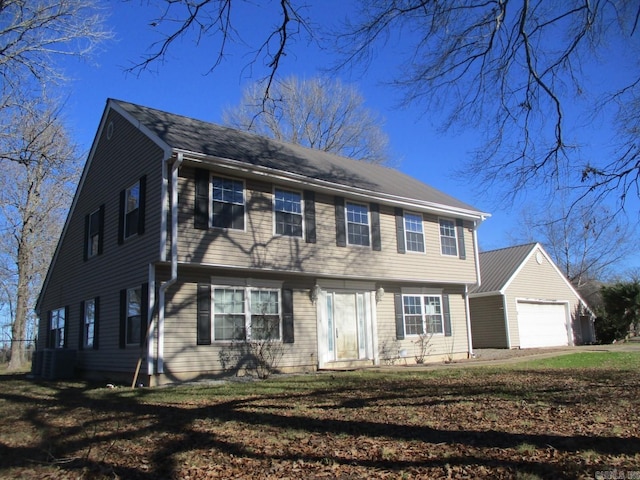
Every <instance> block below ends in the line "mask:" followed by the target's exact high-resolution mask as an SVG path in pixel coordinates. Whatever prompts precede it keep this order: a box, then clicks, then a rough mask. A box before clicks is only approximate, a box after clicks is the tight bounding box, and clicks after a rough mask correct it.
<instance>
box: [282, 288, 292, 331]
mask: <svg viewBox="0 0 640 480" xmlns="http://www.w3.org/2000/svg"><path fill="white" fill-rule="evenodd" d="M282 342H283V343H293V342H294V329H293V290H291V289H286V288H285V289H283V290H282Z"/></svg>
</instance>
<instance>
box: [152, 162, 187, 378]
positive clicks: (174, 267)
mask: <svg viewBox="0 0 640 480" xmlns="http://www.w3.org/2000/svg"><path fill="white" fill-rule="evenodd" d="M171 158H172V157H169V158H167V160H166V161H165V162H164V163H163V164H162V210H163V215H162V225H163V227H164V228H162V239H161V241H160V248H161V249H162V251H161V252H160V259H161V260H162V261H165V260H166V258H167V254H166V246H167V220H166V218H167V215H166V214H167V212H166V210H165V209H166V204H167V203H166V200H167V194H168V193H167V187H168V178H167V176H168V175H167V174H168V172H167V169H168V163H169V160H170V159H171ZM182 161H183V154H182V153H178V155H177V157H176V159H175V161H174V162H173V164H172V165H171V199H170V203H171V207H170V208H171V276H170V277H169V280H167V281H165V282H162V283H161V285H160V289H159V291H158V352H157V370H156V373H164V319H165V298H166V292H167V290H168V289H169V287H171V286H172V285H173V284H174V283H175V282H176V280H177V279H178V169H179V168H180V166H181V165H182Z"/></svg>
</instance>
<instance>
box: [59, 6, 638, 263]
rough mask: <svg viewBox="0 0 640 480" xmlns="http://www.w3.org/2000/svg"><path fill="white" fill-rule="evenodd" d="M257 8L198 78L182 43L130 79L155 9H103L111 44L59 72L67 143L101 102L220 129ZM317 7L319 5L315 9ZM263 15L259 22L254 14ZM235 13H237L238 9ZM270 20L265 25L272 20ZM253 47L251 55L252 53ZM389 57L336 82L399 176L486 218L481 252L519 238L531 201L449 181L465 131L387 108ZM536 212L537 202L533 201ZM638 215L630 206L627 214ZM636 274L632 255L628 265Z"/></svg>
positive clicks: (205, 48) (328, 14) (321, 11)
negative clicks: (383, 140) (502, 199)
mask: <svg viewBox="0 0 640 480" xmlns="http://www.w3.org/2000/svg"><path fill="white" fill-rule="evenodd" d="M256 3H260V4H266V6H262V7H261V6H255V5H252V4H249V5H247V3H245V2H241V3H234V4H233V5H234V8H236V6H237V9H236V10H234V12H235V13H234V14H235V15H237V16H236V17H235V18H236V19H239V21H238V23H237V24H236V27H237V28H238V29H239V32H240V34H241V35H242V38H243V40H245V41H246V42H247V44H249V45H250V46H249V47H243V46H242V45H240V44H236V45H235V46H234V45H231V48H230V49H229V51H228V56H227V57H226V58H225V60H224V61H223V63H222V64H221V65H219V66H218V67H216V69H215V70H214V71H213V72H211V73H207V72H208V71H209V69H210V67H211V65H212V63H213V61H214V55H215V52H217V50H216V45H215V44H213V43H207V42H206V41H205V42H203V43H202V44H201V45H200V46H199V47H196V46H195V45H194V44H193V43H192V42H191V41H188V40H182V41H180V42H179V44H177V45H175V46H174V48H173V50H171V51H170V54H169V55H168V57H167V58H166V59H165V61H164V63H157V64H155V65H154V66H153V69H152V71H143V72H141V73H139V74H137V75H136V74H131V73H125V71H124V69H125V68H126V67H129V66H131V65H132V64H133V63H134V62H136V61H139V60H140V59H141V57H142V55H143V54H144V53H145V51H146V49H147V48H148V47H149V45H150V44H151V43H152V42H153V41H155V40H158V38H159V37H158V35H157V33H158V32H156V31H154V27H152V26H150V22H151V20H152V19H153V18H154V17H155V16H156V15H157V13H158V10H157V7H156V8H154V7H153V6H149V5H148V4H147V2H142V3H141V2H138V1H137V0H132V1H129V2H120V1H111V2H109V3H107V4H106V5H107V7H108V10H111V12H110V16H109V18H108V20H107V22H108V24H109V25H110V28H111V29H112V30H113V33H114V39H113V40H111V41H109V42H108V43H106V44H105V45H103V46H102V48H101V51H100V52H99V54H98V55H97V56H96V58H95V59H93V60H91V61H87V62H80V61H77V60H70V61H67V62H66V63H65V68H66V73H67V75H68V76H69V77H71V79H72V81H71V83H70V85H69V87H70V88H69V93H68V96H67V98H66V104H65V109H64V114H65V117H66V119H67V121H68V124H69V126H70V128H71V130H72V135H73V136H74V138H75V139H76V141H77V142H78V143H79V144H80V146H81V147H82V148H83V149H84V150H86V151H88V149H89V148H90V145H91V142H92V140H93V137H94V135H95V132H96V129H97V127H98V122H99V120H100V117H101V115H102V112H103V109H104V106H105V102H106V100H107V98H110V97H111V98H117V99H121V100H126V101H130V102H133V103H139V104H142V105H146V106H149V107H153V108H158V109H162V110H167V111H170V112H173V113H177V114H181V115H186V116H190V117H194V118H198V119H202V120H206V121H211V122H216V123H221V115H222V111H223V109H224V108H225V107H230V106H235V105H237V104H238V102H239V100H240V96H241V93H242V89H243V87H244V86H245V85H246V84H247V83H250V82H253V81H255V80H258V79H260V78H262V76H263V75H264V74H265V70H264V69H263V68H262V65H261V63H260V61H258V62H257V63H256V64H254V65H253V68H251V66H250V63H251V60H252V56H251V52H252V51H253V49H254V48H255V45H258V43H259V42H262V41H263V39H264V34H265V32H267V29H268V28H269V27H270V26H271V25H272V21H271V19H272V15H271V14H270V12H274V11H276V9H277V4H276V3H277V2H275V3H274V2H256ZM315 3H320V2H315ZM320 5H321V6H320V7H315V8H314V9H313V10H310V16H311V17H312V18H313V20H314V21H315V22H318V23H320V22H325V23H326V22H335V21H336V20H340V15H341V13H340V12H343V11H345V7H344V5H345V3H344V2H342V1H341V0H323V1H322V2H321V3H320ZM260 8H262V9H264V10H263V12H262V13H264V15H262V14H256V10H258V9H260ZM243 9H244V10H243ZM274 21H275V20H274ZM252 47H253V48H252ZM385 55H387V56H392V55H393V52H391V51H389V52H386V51H382V52H380V56H379V57H378V58H377V60H376V62H375V63H374V64H373V65H372V68H371V69H370V70H369V71H368V72H367V73H366V75H362V76H351V77H349V76H347V75H348V73H347V72H345V73H344V77H343V78H342V80H343V81H344V82H348V83H354V84H355V85H356V86H357V87H358V88H359V90H360V92H361V93H362V95H363V96H364V98H365V101H366V105H367V106H368V107H369V108H371V109H372V110H374V111H376V112H377V113H378V114H380V115H381V116H382V117H383V118H384V119H385V123H384V127H383V128H384V130H385V132H386V133H387V134H388V136H389V139H390V146H391V151H392V153H393V154H394V155H395V156H396V158H397V159H398V160H399V162H400V163H399V169H400V170H402V171H403V172H405V173H407V174H409V175H411V176H413V177H415V178H417V179H419V180H421V181H423V182H425V183H428V184H430V185H432V186H434V187H436V188H439V189H440V190H443V191H444V192H446V193H448V194H450V195H452V196H454V197H457V198H459V199H460V200H462V201H464V202H467V203H469V204H471V205H473V206H474V207H476V208H477V209H479V210H482V211H488V212H490V213H491V214H492V217H491V218H489V219H488V220H487V221H485V222H484V224H483V225H482V226H481V227H480V229H479V242H480V246H481V248H482V249H484V250H489V249H494V248H500V247H504V246H508V245H511V244H513V242H514V240H513V236H514V235H517V234H519V233H522V228H521V227H520V221H521V211H522V210H523V209H524V208H525V205H528V206H529V207H527V208H531V207H530V205H532V204H533V205H535V204H536V200H537V199H536V196H535V192H533V193H529V194H528V196H527V197H526V198H525V199H523V201H522V203H516V204H514V205H509V206H505V207H504V208H500V209H498V208H496V207H495V200H494V199H493V198H491V196H490V195H487V194H482V193H481V192H479V191H476V190H475V189H474V188H473V186H472V185H468V184H464V183H462V182H461V181H460V179H456V178H455V176H454V175H453V172H454V170H456V169H458V168H460V167H461V165H462V164H463V162H464V161H465V160H466V159H468V158H469V155H470V152H471V151H472V150H473V149H474V148H475V147H476V146H477V142H476V140H477V139H475V138H474V135H473V132H467V133H464V132H463V133H459V134H456V135H443V134H441V133H439V132H438V129H437V126H438V121H439V118H438V117H437V116H434V117H431V115H430V114H424V112H423V111H422V110H419V109H410V108H409V109H400V108H398V107H397V104H398V100H399V94H398V92H396V91H394V90H392V89H390V88H389V87H386V86H384V85H382V84H381V81H383V80H385V79H388V73H389V71H388V70H387V69H389V68H391V67H392V65H394V62H393V58H386V59H385ZM332 60H333V58H332V56H331V54H330V52H323V51H320V50H319V49H318V48H317V47H316V45H314V44H308V43H306V42H303V41H298V43H297V44H295V45H294V48H293V50H292V51H291V53H290V54H289V55H287V57H285V58H284V60H283V64H282V67H281V71H280V75H282V76H286V75H290V74H295V75H298V76H300V77H312V76H315V75H317V74H318V73H320V72H321V69H322V68H324V67H327V66H329V64H330V63H331V62H332ZM538 204H542V202H541V201H540V202H538ZM634 208H635V212H637V210H638V207H637V206H635V205H634V204H632V205H631V209H632V210H633V209H634ZM628 266H639V267H640V256H638V257H636V258H635V259H634V260H633V261H632V263H631V265H628Z"/></svg>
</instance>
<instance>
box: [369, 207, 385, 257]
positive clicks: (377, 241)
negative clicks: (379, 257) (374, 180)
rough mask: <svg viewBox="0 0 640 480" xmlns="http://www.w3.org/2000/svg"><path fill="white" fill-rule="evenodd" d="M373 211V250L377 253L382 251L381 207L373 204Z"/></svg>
mask: <svg viewBox="0 0 640 480" xmlns="http://www.w3.org/2000/svg"><path fill="white" fill-rule="evenodd" d="M369 208H370V209H371V248H373V249H374V250H376V251H378V252H379V251H381V250H382V239H381V237H380V205H378V204H377V203H372V204H370V205H369Z"/></svg>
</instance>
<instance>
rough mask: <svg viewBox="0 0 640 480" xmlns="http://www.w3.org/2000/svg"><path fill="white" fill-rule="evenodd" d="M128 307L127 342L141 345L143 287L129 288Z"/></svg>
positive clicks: (126, 321)
mask: <svg viewBox="0 0 640 480" xmlns="http://www.w3.org/2000/svg"><path fill="white" fill-rule="evenodd" d="M126 308H127V310H126V320H125V323H126V325H125V328H126V343H127V345H140V341H141V338H140V335H141V328H142V289H141V288H140V287H136V288H130V289H128V290H127V306H126Z"/></svg>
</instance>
